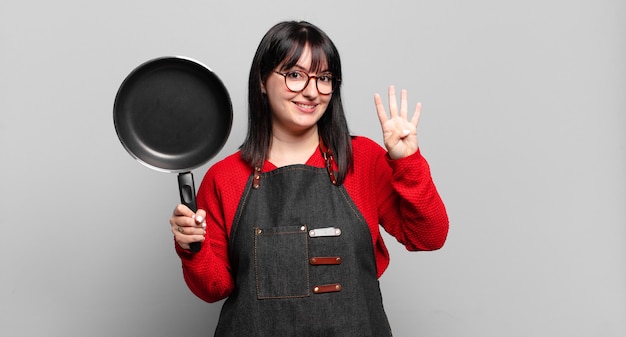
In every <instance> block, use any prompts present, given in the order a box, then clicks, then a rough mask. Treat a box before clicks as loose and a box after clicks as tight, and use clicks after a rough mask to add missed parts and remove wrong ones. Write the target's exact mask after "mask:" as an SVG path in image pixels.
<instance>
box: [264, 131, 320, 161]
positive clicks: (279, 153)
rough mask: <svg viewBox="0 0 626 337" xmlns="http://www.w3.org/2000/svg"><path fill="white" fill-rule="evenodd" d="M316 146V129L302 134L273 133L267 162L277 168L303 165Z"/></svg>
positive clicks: (317, 141) (317, 137) (317, 138)
mask: <svg viewBox="0 0 626 337" xmlns="http://www.w3.org/2000/svg"><path fill="white" fill-rule="evenodd" d="M274 131H277V130H274ZM318 146H319V135H318V133H317V127H315V128H311V129H309V130H307V131H305V132H303V133H302V134H286V133H281V132H274V133H273V135H272V143H271V144H270V152H269V157H268V160H269V161H270V162H271V163H272V164H274V165H276V166H277V167H281V166H286V165H293V164H305V163H306V162H307V161H308V160H309V158H310V157H311V155H312V154H313V153H314V152H315V151H317V148H318Z"/></svg>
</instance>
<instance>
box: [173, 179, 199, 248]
mask: <svg viewBox="0 0 626 337" xmlns="http://www.w3.org/2000/svg"><path fill="white" fill-rule="evenodd" d="M178 191H179V192H180V202H181V203H182V204H183V205H185V206H187V207H189V209H191V210H192V211H194V212H196V211H197V210H198V206H197V205H196V187H195V185H194V183H193V173H191V172H183V173H179V174H178ZM201 247H202V242H192V243H191V244H189V250H191V251H192V252H198V251H200V248H201Z"/></svg>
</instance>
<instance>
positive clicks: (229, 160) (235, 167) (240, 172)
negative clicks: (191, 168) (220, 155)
mask: <svg viewBox="0 0 626 337" xmlns="http://www.w3.org/2000/svg"><path fill="white" fill-rule="evenodd" d="M251 172H252V169H251V168H250V167H249V166H248V164H246V162H244V161H243V159H241V154H240V152H239V151H237V152H235V153H233V154H231V155H229V156H227V157H225V158H224V159H222V160H220V161H218V162H216V163H215V164H213V166H211V167H210V168H209V170H208V171H207V173H206V176H205V179H206V178H209V179H213V180H217V181H229V180H230V179H232V178H235V177H241V176H248V175H249V174H250V173H251Z"/></svg>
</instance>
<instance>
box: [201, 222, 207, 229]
mask: <svg viewBox="0 0 626 337" xmlns="http://www.w3.org/2000/svg"><path fill="white" fill-rule="evenodd" d="M202 228H204V229H206V221H205V222H203V223H202Z"/></svg>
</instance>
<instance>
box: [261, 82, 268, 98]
mask: <svg viewBox="0 0 626 337" xmlns="http://www.w3.org/2000/svg"><path fill="white" fill-rule="evenodd" d="M261 92H262V93H263V95H267V91H266V90H265V82H264V81H261Z"/></svg>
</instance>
